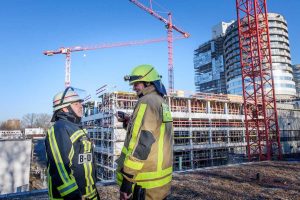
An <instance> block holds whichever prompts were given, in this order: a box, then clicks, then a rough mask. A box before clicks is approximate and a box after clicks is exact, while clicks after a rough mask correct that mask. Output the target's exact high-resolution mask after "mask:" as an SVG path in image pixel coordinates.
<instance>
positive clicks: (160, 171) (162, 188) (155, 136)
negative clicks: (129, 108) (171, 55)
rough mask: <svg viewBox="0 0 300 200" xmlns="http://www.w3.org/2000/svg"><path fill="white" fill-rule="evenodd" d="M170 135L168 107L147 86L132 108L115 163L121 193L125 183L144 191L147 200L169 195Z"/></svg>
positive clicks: (170, 172) (170, 120)
mask: <svg viewBox="0 0 300 200" xmlns="http://www.w3.org/2000/svg"><path fill="white" fill-rule="evenodd" d="M172 135H173V125H172V117H171V112H170V110H169V107H168V105H167V104H166V103H165V101H164V99H163V98H162V97H161V96H160V95H159V94H158V93H157V92H156V90H155V88H154V87H153V86H148V87H146V88H145V89H144V90H143V91H142V94H141V95H140V98H139V99H138V102H137V104H136V106H135V108H134V111H133V114H132V116H131V119H130V121H129V124H128V127H127V135H126V139H125V142H124V147H123V149H122V154H121V156H120V158H119V159H118V160H117V163H118V173H117V183H118V184H119V185H120V186H121V191H122V187H124V183H125V182H129V183H132V184H133V185H138V186H139V187H142V188H144V189H145V190H146V192H145V198H146V199H155V200H159V199H164V198H165V197H166V196H167V195H168V194H169V193H170V186H171V180H172V171H173V169H172V164H173V153H172V152H173V151H172V145H173V136H172ZM124 188H126V186H125V187H124ZM127 188H128V187H127ZM125 190H126V189H125ZM125 192H126V191H125ZM126 193H127V192H126ZM133 193H135V192H133Z"/></svg>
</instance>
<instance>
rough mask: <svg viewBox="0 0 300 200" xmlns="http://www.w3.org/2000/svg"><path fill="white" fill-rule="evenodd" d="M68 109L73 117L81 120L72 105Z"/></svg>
mask: <svg viewBox="0 0 300 200" xmlns="http://www.w3.org/2000/svg"><path fill="white" fill-rule="evenodd" d="M67 109H68V111H69V113H70V114H71V115H73V116H74V117H75V118H76V121H77V120H79V121H80V120H81V117H79V116H78V115H77V114H76V113H75V112H74V110H73V109H72V107H71V105H68V106H67Z"/></svg>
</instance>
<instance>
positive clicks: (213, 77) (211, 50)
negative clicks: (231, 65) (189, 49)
mask: <svg viewBox="0 0 300 200" xmlns="http://www.w3.org/2000/svg"><path fill="white" fill-rule="evenodd" d="M231 23H233V22H231ZM231 23H225V22H221V23H220V24H218V25H216V26H214V27H213V28H212V39H211V40H209V41H208V42H206V43H204V44H202V45H200V46H199V47H198V48H197V49H196V50H195V51H194V70H195V87H196V92H205V93H223V94H226V93H227V92H226V82H225V72H224V57H223V43H224V34H225V31H226V29H227V27H228V26H229V25H230V24H231Z"/></svg>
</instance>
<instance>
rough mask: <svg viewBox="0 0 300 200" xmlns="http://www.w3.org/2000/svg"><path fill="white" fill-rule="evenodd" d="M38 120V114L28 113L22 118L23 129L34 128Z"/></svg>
mask: <svg viewBox="0 0 300 200" xmlns="http://www.w3.org/2000/svg"><path fill="white" fill-rule="evenodd" d="M36 119H37V114H36V113H28V114H26V115H24V116H23V118H22V127H23V128H34V125H35V122H36Z"/></svg>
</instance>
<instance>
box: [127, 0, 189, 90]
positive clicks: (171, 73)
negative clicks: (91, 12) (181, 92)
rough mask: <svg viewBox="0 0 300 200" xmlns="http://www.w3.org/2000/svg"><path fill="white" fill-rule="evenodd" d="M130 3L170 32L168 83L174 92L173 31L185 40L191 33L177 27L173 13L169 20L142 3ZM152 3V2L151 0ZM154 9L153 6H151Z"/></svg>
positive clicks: (135, 1) (135, 0)
mask: <svg viewBox="0 0 300 200" xmlns="http://www.w3.org/2000/svg"><path fill="white" fill-rule="evenodd" d="M129 1H130V2H132V3H134V4H135V5H137V6H138V7H139V8H141V9H143V10H145V11H146V12H148V13H149V14H151V15H152V16H153V17H155V18H157V19H159V20H160V21H162V22H163V23H165V24H166V26H167V30H168V82H169V92H171V93H172V92H174V71H173V29H174V30H176V31H177V32H179V33H180V34H182V35H183V36H184V37H185V38H188V37H189V36H190V34H189V33H187V32H184V31H183V30H181V29H180V28H178V27H176V26H175V25H174V24H173V23H172V15H171V13H168V19H165V18H163V17H162V16H160V15H159V14H158V13H156V12H155V11H154V10H152V8H148V7H146V6H144V5H143V4H142V3H140V2H139V1H137V0H129ZM150 3H151V0H150ZM151 7H152V6H151Z"/></svg>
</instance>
